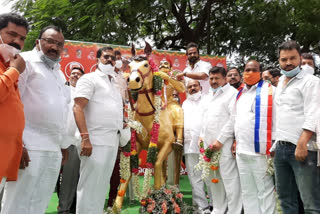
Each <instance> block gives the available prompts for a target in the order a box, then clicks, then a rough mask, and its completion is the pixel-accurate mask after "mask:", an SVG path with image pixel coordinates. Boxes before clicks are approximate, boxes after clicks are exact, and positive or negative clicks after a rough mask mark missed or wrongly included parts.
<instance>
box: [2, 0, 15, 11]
mask: <svg viewBox="0 0 320 214" xmlns="http://www.w3.org/2000/svg"><path fill="white" fill-rule="evenodd" d="M14 2H15V1H10V0H0V14H3V13H9V12H11V6H12V5H13V3H14Z"/></svg>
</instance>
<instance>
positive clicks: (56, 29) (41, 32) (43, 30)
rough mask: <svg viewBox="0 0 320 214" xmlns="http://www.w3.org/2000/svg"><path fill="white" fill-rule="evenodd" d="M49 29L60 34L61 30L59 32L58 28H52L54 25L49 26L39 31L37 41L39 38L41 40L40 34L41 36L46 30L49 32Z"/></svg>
mask: <svg viewBox="0 0 320 214" xmlns="http://www.w3.org/2000/svg"><path fill="white" fill-rule="evenodd" d="M49 29H53V30H55V31H57V32H59V33H62V30H61V28H60V27H58V26H54V25H49V26H47V27H44V28H42V29H41V31H40V34H39V37H38V39H41V38H42V34H43V33H44V32H46V31H47V30H49Z"/></svg>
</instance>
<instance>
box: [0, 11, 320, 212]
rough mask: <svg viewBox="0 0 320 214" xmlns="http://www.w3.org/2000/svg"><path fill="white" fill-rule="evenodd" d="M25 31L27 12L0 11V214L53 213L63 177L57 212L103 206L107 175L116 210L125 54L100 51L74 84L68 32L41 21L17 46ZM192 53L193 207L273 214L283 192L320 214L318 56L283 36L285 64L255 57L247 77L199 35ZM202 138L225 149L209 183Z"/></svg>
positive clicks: (188, 76)
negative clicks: (63, 65)
mask: <svg viewBox="0 0 320 214" xmlns="http://www.w3.org/2000/svg"><path fill="white" fill-rule="evenodd" d="M28 30H29V26H28V23H27V21H26V20H25V19H24V18H23V17H21V16H19V15H17V14H13V13H10V14H3V15H0V42H1V44H0V113H1V118H2V120H1V123H0V127H1V128H0V153H1V156H0V157H1V162H0V180H1V181H0V191H1V190H2V189H4V196H3V199H2V205H3V206H2V210H1V214H13V213H14V214H38V213H39V214H43V213H45V211H46V208H47V206H48V204H49V201H50V199H51V196H52V193H53V192H54V189H55V187H56V184H57V183H58V196H59V207H58V212H59V213H63V214H67V213H73V211H72V206H73V204H74V203H75V204H76V205H75V212H76V213H78V214H81V213H83V214H97V213H103V208H104V203H105V196H106V194H107V191H108V186H109V184H110V183H111V187H110V189H111V190H110V194H109V201H108V207H111V206H112V204H113V201H114V199H115V197H116V193H117V187H118V185H119V182H120V177H119V141H120V138H121V133H122V131H123V130H126V129H128V128H127V127H126V123H125V119H124V116H123V115H124V114H123V110H124V103H125V100H126V99H127V94H126V88H127V86H126V81H125V78H124V77H123V75H122V71H121V67H122V60H121V53H120V52H117V51H114V50H113V49H112V48H111V47H104V48H100V49H99V50H98V51H97V53H96V59H97V67H96V70H95V72H92V73H89V74H85V71H84V70H83V69H82V68H80V67H73V68H72V70H71V73H70V80H69V82H68V84H66V80H65V77H64V75H63V73H62V72H61V71H60V65H59V62H60V60H61V54H62V52H63V47H64V36H63V32H62V31H61V29H60V28H59V27H56V26H48V27H45V28H43V29H42V30H41V32H40V33H39V37H38V39H36V41H35V47H34V49H33V50H31V51H27V52H23V53H21V54H20V50H21V49H22V48H23V47H24V41H25V39H26V35H27V32H28ZM186 55H187V58H188V66H187V67H186V68H185V70H184V71H183V72H182V73H179V74H177V75H176V76H175V77H172V78H175V79H176V80H179V81H180V80H181V81H183V83H184V84H185V87H186V90H187V99H186V100H185V101H184V102H183V104H182V109H183V116H184V143H183V144H181V145H183V150H184V156H185V164H186V168H187V171H188V177H189V181H190V184H191V187H192V201H193V205H194V207H195V211H194V213H204V214H206V213H212V214H224V213H229V214H237V213H239V214H240V213H243V212H244V213H245V214H251V213H253V214H268V213H270V214H273V213H277V209H276V201H277V200H276V193H277V195H278V198H279V201H280V205H281V209H282V212H283V213H284V214H298V213H299V214H300V213H306V214H315V213H320V168H319V166H320V155H319V154H320V153H319V150H320V143H319V141H320V140H319V138H320V137H319V138H318V139H316V136H317V132H319V129H320V124H319V116H320V115H319V107H320V99H319V93H320V79H319V78H318V77H316V76H314V75H313V73H314V70H315V62H314V59H313V57H312V55H311V54H308V53H301V50H300V46H299V45H298V43H297V42H295V41H292V40H290V41H285V42H284V43H282V44H281V45H280V46H279V50H278V57H279V68H274V67H270V68H266V69H263V68H262V66H261V64H260V63H259V62H258V61H256V60H250V61H248V62H247V63H246V64H245V66H244V70H243V73H242V75H241V72H240V70H239V69H238V68H235V67H232V68H229V69H228V71H227V70H226V69H225V68H223V67H217V66H216V67H212V66H211V64H210V63H208V62H205V61H202V60H201V59H200V54H199V48H198V46H197V45H196V44H195V43H190V44H188V46H187V48H186ZM170 66H171V65H170ZM170 78H171V77H170ZM172 93H173V94H172V97H173V99H176V98H177V100H179V98H178V96H177V93H175V92H172ZM319 135H320V133H318V136H319ZM179 139H180V138H179ZM317 140H318V142H317ZM179 141H181V140H179ZM200 141H203V142H204V145H205V148H208V147H210V148H211V149H212V150H214V151H218V150H221V158H220V161H219V169H218V170H217V172H216V173H215V177H217V178H218V179H219V182H217V183H216V182H214V183H213V182H211V179H212V177H213V174H214V172H213V171H210V174H209V177H208V179H207V180H204V181H203V180H202V179H201V171H196V170H195V169H194V166H195V165H196V164H197V163H198V162H199V156H200V150H199V145H198V144H199V142H200ZM270 160H271V162H272V160H273V164H274V169H275V176H274V177H273V176H272V175H271V174H269V173H267V170H268V169H269V167H270V165H269V163H270ZM61 165H63V170H62V173H60V171H61ZM58 176H60V178H59V179H58ZM274 178H275V179H274ZM57 180H58V182H57ZM205 186H206V187H207V192H208V194H209V198H210V199H209V200H208V199H207V193H206V191H205ZM75 198H76V199H75Z"/></svg>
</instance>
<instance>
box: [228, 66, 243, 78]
mask: <svg viewBox="0 0 320 214" xmlns="http://www.w3.org/2000/svg"><path fill="white" fill-rule="evenodd" d="M231 70H236V71H237V72H238V74H239V76H240V77H241V74H240V71H239V69H238V68H237V67H231V68H229V70H228V71H227V74H228V73H229V71H231Z"/></svg>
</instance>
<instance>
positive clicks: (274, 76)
mask: <svg viewBox="0 0 320 214" xmlns="http://www.w3.org/2000/svg"><path fill="white" fill-rule="evenodd" d="M280 76H281V73H280V70H279V69H277V68H272V67H271V68H268V69H267V70H265V71H264V72H263V73H262V78H263V80H265V81H269V82H270V83H271V84H272V85H273V86H274V87H277V85H278V82H279V78H280Z"/></svg>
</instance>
